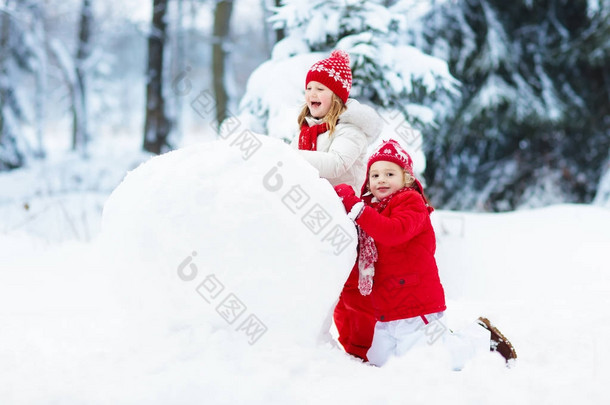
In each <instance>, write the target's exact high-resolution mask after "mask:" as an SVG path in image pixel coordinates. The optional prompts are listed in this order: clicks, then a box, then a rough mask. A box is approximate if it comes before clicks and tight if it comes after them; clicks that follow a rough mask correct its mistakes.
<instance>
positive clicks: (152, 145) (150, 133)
mask: <svg viewBox="0 0 610 405" xmlns="http://www.w3.org/2000/svg"><path fill="white" fill-rule="evenodd" d="M166 15H167V0H153V16H152V27H151V31H150V34H149V36H148V69H147V74H146V75H147V78H148V82H147V84H146V122H145V124H144V145H143V147H144V150H146V151H148V152H152V153H156V154H160V153H162V152H164V151H165V150H167V149H169V148H170V145H169V144H168V139H167V138H168V136H169V131H170V122H169V119H168V118H167V115H166V112H165V100H164V99H163V47H164V45H165V39H166V37H167V33H166V29H167V24H166V21H165V16H166Z"/></svg>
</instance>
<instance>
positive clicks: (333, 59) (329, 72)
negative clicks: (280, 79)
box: [305, 50, 352, 103]
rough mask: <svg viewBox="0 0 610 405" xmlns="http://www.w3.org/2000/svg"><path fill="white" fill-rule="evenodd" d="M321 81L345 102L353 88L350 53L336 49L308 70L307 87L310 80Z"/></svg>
mask: <svg viewBox="0 0 610 405" xmlns="http://www.w3.org/2000/svg"><path fill="white" fill-rule="evenodd" d="M312 80H313V81H316V82H320V83H322V84H323V85H325V86H326V87H328V88H329V89H331V90H332V92H333V93H335V94H336V95H337V96H339V98H340V99H341V100H343V102H344V103H345V102H347V97H348V96H349V92H350V90H351V89H352V70H351V69H350V66H349V55H348V54H347V53H346V52H345V51H341V50H335V51H333V52H332V53H331V54H330V57H329V58H327V59H322V60H321V61H319V62H316V63H314V65H313V66H312V67H311V68H310V69H309V71H308V72H307V77H306V78H305V87H307V85H308V84H309V82H310V81H312Z"/></svg>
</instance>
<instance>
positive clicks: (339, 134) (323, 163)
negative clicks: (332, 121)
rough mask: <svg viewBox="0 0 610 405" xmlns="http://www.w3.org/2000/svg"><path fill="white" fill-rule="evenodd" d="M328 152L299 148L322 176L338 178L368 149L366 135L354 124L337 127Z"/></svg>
mask: <svg viewBox="0 0 610 405" xmlns="http://www.w3.org/2000/svg"><path fill="white" fill-rule="evenodd" d="M333 137H334V138H335V139H333V141H332V144H331V146H330V148H329V150H328V152H320V151H309V150H299V153H300V154H301V156H303V157H304V158H305V159H306V160H307V161H308V162H309V163H310V164H311V165H312V166H313V167H315V168H316V169H318V172H319V173H320V177H324V178H337V177H340V176H342V175H343V174H344V173H345V172H347V171H348V170H349V168H350V167H352V165H353V164H354V162H355V161H356V159H358V157H359V156H360V155H361V154H362V152H363V151H365V150H366V147H367V145H368V141H367V138H366V135H365V134H364V133H363V132H362V131H360V130H359V129H358V128H357V127H355V126H353V125H345V126H343V127H342V128H340V129H339V128H337V131H336V133H335V134H334V135H333Z"/></svg>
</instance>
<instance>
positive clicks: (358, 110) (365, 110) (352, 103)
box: [339, 98, 383, 145]
mask: <svg viewBox="0 0 610 405" xmlns="http://www.w3.org/2000/svg"><path fill="white" fill-rule="evenodd" d="M346 105H347V110H345V111H344V112H343V113H342V114H341V115H340V116H339V122H340V123H341V124H351V125H354V126H357V127H358V128H360V129H361V130H362V132H364V134H365V135H366V138H367V141H368V143H369V145H370V144H371V143H373V142H374V141H375V139H377V137H378V136H379V134H381V130H382V129H383V119H382V118H381V116H380V115H379V114H377V111H375V110H374V109H373V108H372V107H370V106H368V105H364V104H361V103H359V102H358V101H357V100H354V99H353V98H350V99H348V100H347V103H346Z"/></svg>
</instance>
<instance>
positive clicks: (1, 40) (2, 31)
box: [0, 12, 11, 169]
mask: <svg viewBox="0 0 610 405" xmlns="http://www.w3.org/2000/svg"><path fill="white" fill-rule="evenodd" d="M0 14H1V17H0V77H7V76H8V73H7V69H6V60H7V59H8V55H9V53H10V49H9V36H10V33H11V31H10V28H11V27H10V24H11V17H10V15H9V14H8V13H7V12H2V13H0ZM8 83H9V81H8V80H2V82H1V83H0V145H2V143H3V142H6V141H7V139H6V138H8V137H7V136H6V134H5V132H7V126H6V123H5V122H4V112H5V107H6V103H7V94H8V91H9V89H8V87H7V86H8ZM2 166H3V162H2V161H0V169H1V168H2Z"/></svg>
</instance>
